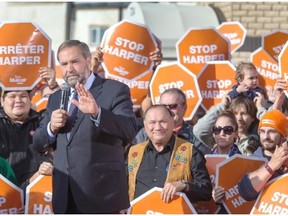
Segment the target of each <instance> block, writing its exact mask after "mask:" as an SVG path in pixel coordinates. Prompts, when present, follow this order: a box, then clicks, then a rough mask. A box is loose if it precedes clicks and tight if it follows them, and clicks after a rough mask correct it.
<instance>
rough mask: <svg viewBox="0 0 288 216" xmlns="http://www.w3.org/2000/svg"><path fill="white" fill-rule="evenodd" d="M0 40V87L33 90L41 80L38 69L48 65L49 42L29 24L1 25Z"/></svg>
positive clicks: (9, 23)
mask: <svg viewBox="0 0 288 216" xmlns="http://www.w3.org/2000/svg"><path fill="white" fill-rule="evenodd" d="M15 32H16V34H15ZM17 32H18V33H19V32H21V34H17ZM0 38H1V40H0V85H1V87H2V88H3V89H4V90H31V89H33V88H34V87H35V86H36V85H37V83H38V82H39V81H40V80H41V78H40V76H39V72H38V71H39V68H40V67H50V65H51V56H52V55H51V39H50V38H49V37H48V35H47V34H46V33H45V32H44V31H43V30H42V29H41V28H40V27H39V26H37V25H36V24H34V23H31V22H2V23H1V26H0Z"/></svg>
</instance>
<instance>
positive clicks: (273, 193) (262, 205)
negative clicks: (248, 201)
mask: <svg viewBox="0 0 288 216" xmlns="http://www.w3.org/2000/svg"><path fill="white" fill-rule="evenodd" d="M287 183H288V174H287V173H286V174H284V175H283V176H280V177H278V178H275V179H272V180H271V181H269V182H268V183H267V185H266V186H265V188H263V189H262V191H261V192H260V194H259V195H258V198H257V200H256V202H255V205H254V206H253V209H252V211H251V213H250V214H269V215H287V214H288V207H287V206H288V188H287Z"/></svg>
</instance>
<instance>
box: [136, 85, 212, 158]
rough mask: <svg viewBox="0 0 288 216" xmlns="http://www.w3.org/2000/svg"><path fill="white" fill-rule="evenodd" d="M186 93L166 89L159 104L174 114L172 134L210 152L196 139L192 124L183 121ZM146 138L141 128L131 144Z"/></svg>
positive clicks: (175, 89) (176, 89) (201, 150)
mask: <svg viewBox="0 0 288 216" xmlns="http://www.w3.org/2000/svg"><path fill="white" fill-rule="evenodd" d="M186 102H187V101H186V95H185V94H184V93H183V91H181V90H180V89H178V88H171V89H166V90H165V91H164V92H163V93H162V94H161V96H160V104H163V105H165V106H166V107H167V108H168V109H169V110H170V111H171V112H172V113H173V114H174V117H173V119H174V129H173V134H174V135H176V136H177V137H179V138H182V139H184V140H186V141H188V142H190V143H193V144H194V146H195V147H196V148H197V149H198V150H199V151H200V152H201V153H202V154H203V155H206V154H209V153H211V149H210V148H209V147H208V146H206V145H205V144H203V143H202V142H201V141H200V140H199V139H197V138H196V137H195V135H194V133H193V126H192V125H189V124H188V123H187V122H185V121H184V119H183V118H184V115H185V112H186V110H187V103H186ZM146 140H148V136H147V134H146V132H145V129H144V128H142V129H141V130H140V131H139V132H138V134H137V135H136V137H135V138H134V140H133V142H132V144H137V143H141V142H144V141H146Z"/></svg>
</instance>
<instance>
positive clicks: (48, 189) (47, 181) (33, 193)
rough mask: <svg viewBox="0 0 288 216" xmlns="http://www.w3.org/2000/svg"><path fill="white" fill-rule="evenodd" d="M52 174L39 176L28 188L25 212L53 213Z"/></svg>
mask: <svg viewBox="0 0 288 216" xmlns="http://www.w3.org/2000/svg"><path fill="white" fill-rule="evenodd" d="M52 213H53V209H52V176H43V175H40V176H38V177H37V178H36V179H35V180H34V181H33V182H32V183H30V184H29V185H28V187H27V189H26V204H25V214H52Z"/></svg>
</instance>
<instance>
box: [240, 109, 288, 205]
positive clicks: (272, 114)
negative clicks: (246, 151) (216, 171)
mask: <svg viewBox="0 0 288 216" xmlns="http://www.w3.org/2000/svg"><path fill="white" fill-rule="evenodd" d="M258 133H259V135H260V140H261V144H262V146H263V147H259V148H258V149H257V150H256V151H255V153H254V154H253V156H256V157H262V158H265V159H267V161H268V162H267V163H265V164H264V165H263V166H261V167H260V168H259V169H257V170H255V171H254V172H251V173H248V174H247V175H245V176H244V177H243V178H242V179H241V181H240V182H239V184H238V189H239V193H240V195H241V196H242V197H243V198H244V199H245V200H247V201H251V200H256V199H257V197H258V195H259V193H260V191H261V190H262V189H263V188H264V186H265V185H266V183H267V182H268V181H269V180H271V179H273V178H276V177H278V176H281V175H283V174H284V173H287V172H288V144H287V136H288V120H287V118H286V116H285V115H284V114H283V113H281V112H280V111H279V110H270V111H267V112H266V113H265V114H264V115H263V117H262V118H261V120H260V123H259V127H258Z"/></svg>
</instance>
